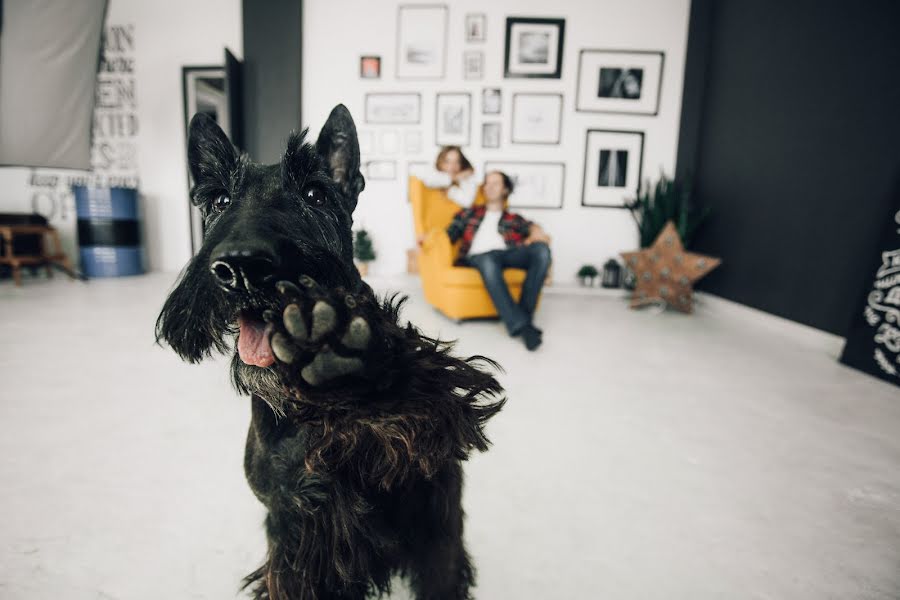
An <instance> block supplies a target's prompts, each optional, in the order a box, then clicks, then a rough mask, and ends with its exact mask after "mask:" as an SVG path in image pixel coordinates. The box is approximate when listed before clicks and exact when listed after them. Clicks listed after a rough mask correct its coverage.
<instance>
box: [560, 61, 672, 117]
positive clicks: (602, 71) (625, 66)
mask: <svg viewBox="0 0 900 600" xmlns="http://www.w3.org/2000/svg"><path fill="white" fill-rule="evenodd" d="M664 61H665V54H664V53H662V52H657V51H649V50H648V51H633V50H582V51H581V52H580V53H579V55H578V94H577V96H576V99H575V110H577V111H579V112H610V113H623V114H635V115H656V114H658V113H659V97H660V92H661V91H662V72H663V64H664Z"/></svg>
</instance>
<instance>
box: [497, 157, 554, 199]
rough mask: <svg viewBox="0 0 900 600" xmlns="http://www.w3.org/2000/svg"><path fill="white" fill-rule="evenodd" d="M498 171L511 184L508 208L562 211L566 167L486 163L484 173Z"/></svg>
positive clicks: (510, 162)
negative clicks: (507, 178)
mask: <svg viewBox="0 0 900 600" xmlns="http://www.w3.org/2000/svg"><path fill="white" fill-rule="evenodd" d="M492 171H502V172H504V173H506V174H507V175H508V176H509V178H510V179H512V182H513V192H512V194H510V196H509V208H511V209H519V208H562V205H563V191H564V189H565V179H566V165H565V163H561V162H522V161H487V162H485V163H484V172H485V173H490V172H492Z"/></svg>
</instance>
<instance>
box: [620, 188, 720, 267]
mask: <svg viewBox="0 0 900 600" xmlns="http://www.w3.org/2000/svg"><path fill="white" fill-rule="evenodd" d="M692 192H693V190H692V189H691V185H690V183H686V184H685V183H682V182H678V181H675V180H673V179H669V178H668V177H666V175H665V173H660V176H659V181H657V182H656V183H655V184H651V183H650V181H649V180H646V181H644V183H643V184H642V185H641V189H640V190H638V195H637V198H635V199H634V201H632V202H631V203H629V204H628V205H627V206H628V209H629V210H630V211H631V216H632V217H633V218H634V221H635V223H637V228H638V233H639V235H640V243H641V248H648V247H649V246H651V245H652V244H653V242H654V240H656V238H657V236H658V235H659V232H660V231H662V228H663V227H665V225H666V223H667V222H668V221H672V222H674V223H675V227H676V228H677V229H678V235H679V236H681V241H682V243H683V244H684V247H685V249H689V248H690V247H691V243H692V241H693V238H694V234H695V233H696V232H697V229H698V228H699V227H700V225H701V224H702V223H703V221H704V220H705V219H706V217H707V216H708V215H709V209H707V208H704V209H699V208H698V207H696V206H695V205H694V203H693V201H692V197H691V195H692Z"/></svg>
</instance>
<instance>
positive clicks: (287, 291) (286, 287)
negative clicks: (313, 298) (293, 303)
mask: <svg viewBox="0 0 900 600" xmlns="http://www.w3.org/2000/svg"><path fill="white" fill-rule="evenodd" d="M275 289H276V290H278V293H279V294H281V295H282V296H299V295H300V294H301V293H302V292H301V291H300V288H298V287H297V286H296V285H294V284H293V283H291V282H290V281H286V280H281V281H279V282H278V283H276V284H275Z"/></svg>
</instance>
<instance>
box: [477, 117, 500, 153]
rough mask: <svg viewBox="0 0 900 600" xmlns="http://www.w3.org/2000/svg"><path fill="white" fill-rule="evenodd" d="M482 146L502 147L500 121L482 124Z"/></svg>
mask: <svg viewBox="0 0 900 600" xmlns="http://www.w3.org/2000/svg"><path fill="white" fill-rule="evenodd" d="M481 147H482V148H499V147H500V123H499V122H490V123H482V124H481Z"/></svg>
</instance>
